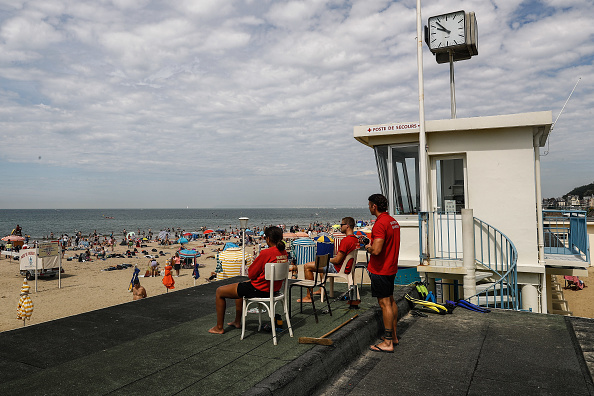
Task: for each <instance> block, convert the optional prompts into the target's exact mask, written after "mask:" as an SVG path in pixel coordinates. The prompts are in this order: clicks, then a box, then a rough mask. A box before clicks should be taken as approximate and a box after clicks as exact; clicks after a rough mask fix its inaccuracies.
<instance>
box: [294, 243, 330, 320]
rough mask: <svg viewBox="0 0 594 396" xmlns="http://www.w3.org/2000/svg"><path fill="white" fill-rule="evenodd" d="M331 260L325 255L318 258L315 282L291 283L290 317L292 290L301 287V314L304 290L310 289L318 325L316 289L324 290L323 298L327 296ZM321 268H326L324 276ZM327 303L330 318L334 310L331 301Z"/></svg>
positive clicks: (328, 255)
mask: <svg viewBox="0 0 594 396" xmlns="http://www.w3.org/2000/svg"><path fill="white" fill-rule="evenodd" d="M329 260H330V254H325V255H323V256H316V261H315V265H316V271H315V273H314V280H307V279H305V280H301V281H297V282H293V283H291V286H290V288H289V315H290V313H291V301H292V298H291V290H293V288H294V287H299V288H300V294H299V295H300V296H301V302H300V303H299V312H303V289H304V288H305V289H308V290H309V295H310V296H311V306H312V307H313V311H314V316H315V318H316V323H318V312H317V311H316V304H315V302H314V294H313V293H314V288H316V287H319V288H320V289H321V290H322V296H323V295H324V294H326V279H327V278H328V277H327V276H326V275H327V274H328V262H329ZM320 268H324V276H322V274H320V273H319V272H318V270H319V269H320ZM318 279H320V281H319V282H318ZM326 302H327V303H328V312H330V316H332V308H330V301H329V300H328V299H326Z"/></svg>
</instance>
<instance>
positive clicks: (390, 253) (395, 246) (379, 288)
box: [365, 194, 400, 353]
mask: <svg viewBox="0 0 594 396" xmlns="http://www.w3.org/2000/svg"><path fill="white" fill-rule="evenodd" d="M387 211H388V200H387V199H386V197H384V196H383V195H381V194H373V195H371V196H370V197H369V212H370V213H371V214H372V215H374V216H376V217H377V220H376V221H375V224H374V226H373V228H372V229H371V241H370V243H369V244H368V245H367V246H365V249H366V250H367V252H368V253H369V254H370V255H371V257H370V258H369V264H368V266H367V270H368V271H369V277H370V278H371V295H372V296H373V297H377V301H378V303H379V305H380V307H381V309H382V317H383V321H384V336H383V341H382V342H380V343H379V344H376V345H372V346H371V347H370V348H369V349H371V350H372V351H374V352H388V353H392V352H394V345H398V338H397V337H396V321H397V320H398V306H397V305H396V302H395V301H394V279H395V278H396V273H397V272H398V253H399V251H400V226H399V225H398V222H397V221H396V220H395V219H394V218H393V217H392V216H390V215H389V214H388V212H387Z"/></svg>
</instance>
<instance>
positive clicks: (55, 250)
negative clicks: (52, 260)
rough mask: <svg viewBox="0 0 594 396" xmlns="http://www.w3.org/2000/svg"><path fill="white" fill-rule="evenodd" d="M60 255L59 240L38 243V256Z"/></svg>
mask: <svg viewBox="0 0 594 396" xmlns="http://www.w3.org/2000/svg"><path fill="white" fill-rule="evenodd" d="M59 255H60V242H58V241H52V242H43V243H40V244H39V257H50V256H59Z"/></svg>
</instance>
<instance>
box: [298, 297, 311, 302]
mask: <svg viewBox="0 0 594 396" xmlns="http://www.w3.org/2000/svg"><path fill="white" fill-rule="evenodd" d="M297 302H298V303H300V302H304V303H310V302H311V298H307V297H305V298H298V299H297Z"/></svg>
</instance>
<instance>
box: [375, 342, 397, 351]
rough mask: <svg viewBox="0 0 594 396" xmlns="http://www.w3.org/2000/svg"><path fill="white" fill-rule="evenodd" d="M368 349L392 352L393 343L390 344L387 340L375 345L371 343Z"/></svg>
mask: <svg viewBox="0 0 594 396" xmlns="http://www.w3.org/2000/svg"><path fill="white" fill-rule="evenodd" d="M369 349H370V350H372V351H373V352H385V353H394V345H392V343H388V342H387V341H384V342H380V343H379V344H376V345H371V346H370V347H369Z"/></svg>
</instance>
